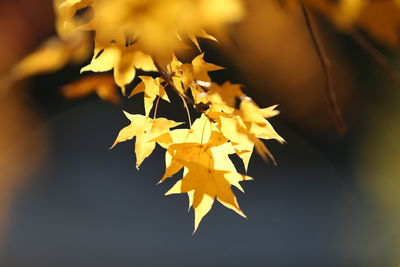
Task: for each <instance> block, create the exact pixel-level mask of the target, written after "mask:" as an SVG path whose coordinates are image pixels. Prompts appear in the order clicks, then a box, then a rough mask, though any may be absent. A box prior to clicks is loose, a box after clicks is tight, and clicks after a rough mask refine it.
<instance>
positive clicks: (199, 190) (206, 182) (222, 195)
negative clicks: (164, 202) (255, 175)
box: [166, 162, 252, 232]
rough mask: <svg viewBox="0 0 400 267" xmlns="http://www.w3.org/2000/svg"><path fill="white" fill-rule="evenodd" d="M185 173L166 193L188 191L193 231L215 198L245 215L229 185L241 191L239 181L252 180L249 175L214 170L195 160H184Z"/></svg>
mask: <svg viewBox="0 0 400 267" xmlns="http://www.w3.org/2000/svg"><path fill="white" fill-rule="evenodd" d="M184 165H185V167H186V168H187V170H188V171H187V174H186V175H185V176H184V177H183V178H182V180H179V181H178V182H177V183H176V184H175V185H174V186H173V187H172V188H171V189H170V190H169V191H168V192H167V193H166V195H170V194H181V193H190V194H189V196H191V198H192V199H191V201H190V202H191V204H192V206H193V209H194V211H195V220H194V232H195V231H196V230H197V228H198V226H199V224H200V222H201V220H202V219H203V217H204V216H205V215H206V214H207V213H208V212H209V211H210V209H211V207H212V205H213V203H214V200H215V199H217V200H218V201H219V202H220V203H221V204H222V205H224V206H225V207H227V208H229V209H231V210H233V211H235V212H236V213H238V214H239V215H241V216H243V217H246V215H245V214H244V213H243V212H242V210H241V209H240V207H239V204H238V203H237V200H236V197H235V195H234V194H233V192H232V189H231V186H232V185H233V186H235V187H237V188H239V189H240V190H241V191H243V189H242V187H241V186H240V184H239V182H240V181H247V180H252V178H251V177H249V176H246V175H242V174H239V173H236V172H228V171H225V170H216V169H215V168H214V167H212V166H211V167H206V166H204V165H201V164H198V163H196V162H185V163H184Z"/></svg>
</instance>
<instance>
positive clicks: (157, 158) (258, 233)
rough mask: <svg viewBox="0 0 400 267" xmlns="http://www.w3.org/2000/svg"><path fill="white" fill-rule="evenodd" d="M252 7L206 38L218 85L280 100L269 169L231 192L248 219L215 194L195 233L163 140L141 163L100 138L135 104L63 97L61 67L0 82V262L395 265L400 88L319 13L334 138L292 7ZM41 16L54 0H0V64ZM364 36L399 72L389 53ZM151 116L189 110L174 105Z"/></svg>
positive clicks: (256, 164) (3, 67)
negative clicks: (168, 178)
mask: <svg viewBox="0 0 400 267" xmlns="http://www.w3.org/2000/svg"><path fill="white" fill-rule="evenodd" d="M247 6H248V10H247V16H246V19H245V21H244V22H243V23H241V24H240V25H237V26H235V27H233V28H232V29H231V33H230V37H231V38H230V39H231V40H230V41H229V42H228V41H227V42H223V43H222V44H220V45H219V46H215V44H212V43H210V42H204V43H203V45H204V47H206V49H205V50H206V59H208V60H209V61H212V62H213V63H217V64H220V65H223V66H226V67H227V70H226V71H222V72H220V73H217V74H215V75H214V78H215V79H216V80H217V81H224V80H227V79H229V80H232V81H234V82H240V83H242V84H244V85H245V88H246V89H245V90H246V92H247V93H248V94H249V95H250V96H253V98H254V99H255V100H256V101H257V102H258V103H259V105H260V106H269V105H273V104H279V105H280V106H279V110H281V115H280V116H278V117H276V118H273V119H272V123H273V125H274V126H275V127H276V129H277V130H278V132H279V133H280V134H281V135H282V136H283V137H284V138H285V139H286V140H287V144H286V145H283V146H282V145H280V144H277V143H274V142H268V143H267V145H269V147H270V149H271V151H272V152H273V154H274V155H275V157H276V159H277V161H278V165H277V166H276V167H275V166H272V165H271V164H268V163H265V162H263V161H262V160H261V159H260V158H259V157H257V156H256V155H255V156H254V157H253V158H252V161H251V163H250V167H249V175H251V176H253V177H255V178H256V179H255V181H252V182H246V183H244V184H243V186H244V189H245V191H246V194H244V195H243V194H241V193H240V192H236V193H237V195H238V200H239V203H240V205H241V207H242V209H243V210H244V212H245V213H246V215H247V216H248V219H247V220H244V219H243V218H240V217H239V216H237V215H235V214H233V212H231V211H230V210H227V209H225V208H223V207H221V205H219V204H215V205H214V209H213V210H212V211H211V212H210V214H209V215H208V216H207V217H206V218H205V219H204V220H203V223H202V225H201V226H200V228H199V230H198V232H197V233H196V234H195V235H193V236H192V234H191V233H192V227H193V213H192V211H190V212H189V213H188V212H187V199H186V197H185V196H175V195H174V196H168V197H165V196H164V195H163V194H164V193H165V192H166V191H167V190H168V189H169V187H170V186H172V182H167V183H165V184H163V185H158V186H156V185H155V183H156V182H157V181H158V180H159V177H161V175H162V173H163V168H164V161H163V152H162V150H161V149H158V150H157V151H156V152H155V153H154V154H153V156H151V158H149V159H148V160H147V161H145V163H144V164H143V166H142V167H141V170H140V171H137V170H136V169H135V167H134V153H133V144H132V143H128V142H127V143H123V144H120V145H118V146H117V147H116V148H115V149H113V150H108V147H109V146H110V145H111V144H112V143H113V141H114V139H115V137H116V135H117V133H118V131H119V129H121V128H122V127H124V126H125V125H127V124H128V121H127V120H126V118H125V117H124V116H123V114H122V112H121V108H123V109H125V110H128V111H130V112H137V113H141V111H142V109H143V107H142V104H141V102H142V101H140V100H126V101H124V102H123V103H122V105H121V106H115V105H113V104H110V103H107V102H103V101H101V100H99V99H98V98H97V97H96V96H90V97H88V98H85V99H81V100H75V101H67V100H65V99H64V97H63V96H62V95H61V93H60V90H59V88H60V87H61V86H63V85H65V84H66V83H68V82H70V81H72V80H74V79H76V78H78V77H79V69H80V67H79V66H68V67H66V68H65V69H63V70H61V71H58V72H56V73H53V74H51V75H41V76H38V77H35V78H32V79H30V80H26V81H23V82H19V83H17V84H13V85H12V87H11V88H9V89H8V90H6V89H3V88H4V86H3V87H0V88H2V89H1V90H2V91H1V93H0V127H1V128H0V129H1V130H0V219H1V220H0V226H1V232H0V233H1V235H0V236H1V250H0V266H5V267H6V266H27V267H28V266H157V265H162V266H204V265H209V266H224V265H238V266H247V265H249V266H398V265H399V264H400V253H399V250H400V228H399V227H398V225H400V194H399V190H400V175H399V173H400V164H399V163H400V141H399V139H398V138H399V136H400V126H399V125H400V124H399V119H400V108H399V102H400V101H399V97H400V95H399V90H400V88H396V87H395V86H394V85H393V84H392V83H391V81H390V80H389V79H387V77H386V75H385V72H384V71H383V70H382V69H381V68H380V67H379V66H377V65H376V64H375V63H374V61H373V60H372V59H370V58H369V56H368V55H367V54H366V53H365V52H363V50H362V49H361V48H359V47H358V46H357V44H356V43H354V42H353V41H352V39H351V38H349V37H348V36H346V35H345V34H341V33H340V32H338V31H337V30H336V29H335V28H334V27H333V26H331V25H330V24H329V23H328V22H327V21H325V20H324V18H323V17H318V26H319V29H320V33H321V37H322V39H323V41H324V43H325V45H326V49H327V50H328V52H329V56H330V58H331V60H332V64H333V76H334V86H335V90H336V92H337V94H338V98H339V104H340V106H341V107H342V109H343V114H344V119H345V121H346V124H347V126H348V128H349V130H348V133H347V134H346V135H345V136H340V135H339V134H338V133H337V131H336V129H335V124H334V122H333V121H332V119H331V117H330V115H329V107H328V105H327V103H326V93H325V87H324V86H325V81H324V79H323V72H322V69H321V67H320V63H319V61H318V57H317V55H316V53H315V50H314V48H313V46H312V43H311V40H310V38H309V35H308V32H307V29H306V27H305V24H304V19H303V18H302V15H301V13H300V12H288V11H287V10H283V9H281V8H279V7H278V5H277V4H276V3H274V2H273V1H262V0H251V1H247ZM52 12H53V11H52V1H50V0H40V1H39V0H14V1H11V0H2V1H1V2H0V38H1V42H0V59H1V60H0V73H2V75H0V76H2V77H4V76H6V75H7V71H8V70H9V69H10V68H12V66H13V65H14V64H15V63H16V62H17V61H18V60H19V59H21V58H22V57H23V56H24V55H26V54H27V53H29V52H31V51H33V50H34V49H35V48H36V47H37V46H38V45H39V44H40V43H41V42H42V41H43V40H45V39H46V38H48V37H50V36H52V35H53V34H54V26H53V25H54V23H53V14H52ZM267 14H268V15H267ZM374 45H376V46H377V48H378V49H379V50H380V51H381V52H382V53H384V55H385V56H386V57H387V58H388V60H389V61H390V62H391V64H392V66H393V68H394V69H396V68H397V69H399V68H400V63H399V57H398V53H397V52H396V51H394V50H389V49H387V48H385V47H383V46H380V45H379V44H374ZM3 81H4V80H3ZM160 112H162V113H163V114H168V115H169V116H170V117H171V118H174V119H176V120H185V117H184V116H183V115H184V114H183V112H182V109H181V107H180V106H179V105H167V104H163V105H160Z"/></svg>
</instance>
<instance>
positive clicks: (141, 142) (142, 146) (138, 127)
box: [111, 112, 182, 168]
mask: <svg viewBox="0 0 400 267" xmlns="http://www.w3.org/2000/svg"><path fill="white" fill-rule="evenodd" d="M124 114H125V116H126V117H127V118H128V119H129V120H130V121H131V124H130V125H128V126H127V127H125V128H123V129H122V130H121V131H120V132H119V134H118V137H117V139H116V140H115V142H114V144H113V145H112V146H111V148H113V147H114V146H115V145H117V144H118V143H121V142H125V141H127V140H130V139H133V138H134V137H136V142H135V154H136V168H139V166H140V165H141V164H142V162H143V160H145V159H146V158H147V157H148V156H149V155H150V154H151V153H152V152H153V150H154V148H155V147H156V141H154V139H155V138H157V137H158V136H160V135H162V134H164V133H166V132H168V131H169V129H170V128H173V127H176V126H178V125H180V124H182V123H179V122H174V121H171V120H167V119H165V118H158V119H151V118H149V117H146V116H143V115H132V114H129V113H127V112H124Z"/></svg>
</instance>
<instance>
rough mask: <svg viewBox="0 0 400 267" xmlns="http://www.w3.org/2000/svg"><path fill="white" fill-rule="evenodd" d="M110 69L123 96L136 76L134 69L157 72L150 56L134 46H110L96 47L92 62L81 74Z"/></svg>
mask: <svg viewBox="0 0 400 267" xmlns="http://www.w3.org/2000/svg"><path fill="white" fill-rule="evenodd" d="M112 69H114V79H115V82H116V83H117V85H118V86H119V87H120V88H121V89H122V92H123V93H124V94H125V91H126V85H127V84H129V83H131V82H132V81H133V79H134V78H135V76H136V69H142V70H144V71H156V70H157V68H156V67H155V66H154V63H153V60H152V58H151V56H149V55H146V54H144V53H143V52H142V51H140V50H138V49H137V47H136V46H135V45H133V46H129V47H125V46H119V45H117V44H111V45H110V46H107V47H103V46H101V45H97V47H96V50H95V54H94V56H93V59H92V61H91V62H90V64H89V65H87V66H85V67H83V68H82V69H81V72H85V71H93V72H106V71H110V70H112Z"/></svg>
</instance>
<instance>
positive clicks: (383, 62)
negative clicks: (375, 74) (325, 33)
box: [350, 31, 400, 88]
mask: <svg viewBox="0 0 400 267" xmlns="http://www.w3.org/2000/svg"><path fill="white" fill-rule="evenodd" d="M350 36H351V37H352V38H353V40H354V41H355V42H356V43H357V44H358V45H359V46H361V47H362V48H363V49H364V50H365V52H366V53H367V54H368V55H369V56H370V57H371V58H372V59H373V60H374V61H375V62H376V64H378V65H379V66H380V67H381V68H382V69H383V70H384V71H385V73H386V75H387V76H388V78H389V79H390V80H391V81H392V82H393V84H394V85H395V86H396V87H398V88H400V76H399V74H398V73H397V72H396V71H395V70H394V69H393V67H392V66H391V65H390V63H389V61H388V60H387V59H386V58H385V56H384V55H383V54H382V53H381V52H380V51H379V50H378V49H377V48H376V47H374V46H373V45H372V44H371V42H369V41H368V40H367V39H366V38H365V37H364V36H363V35H362V34H361V33H360V32H359V31H353V32H352V33H351V34H350Z"/></svg>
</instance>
